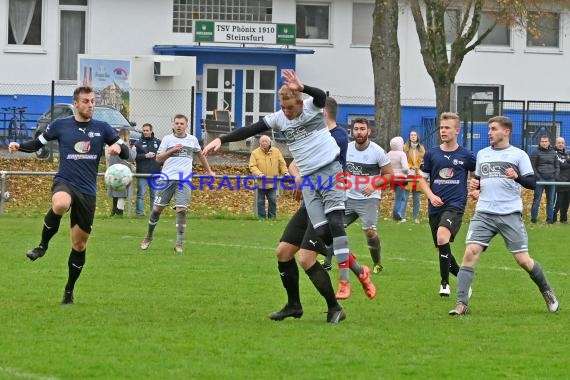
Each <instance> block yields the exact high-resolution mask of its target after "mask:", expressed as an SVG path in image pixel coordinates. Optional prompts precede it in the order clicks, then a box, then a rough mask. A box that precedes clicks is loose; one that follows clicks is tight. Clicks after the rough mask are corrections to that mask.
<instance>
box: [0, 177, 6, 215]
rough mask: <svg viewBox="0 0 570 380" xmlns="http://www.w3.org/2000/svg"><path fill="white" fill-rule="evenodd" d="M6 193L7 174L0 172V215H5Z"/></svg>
mask: <svg viewBox="0 0 570 380" xmlns="http://www.w3.org/2000/svg"><path fill="white" fill-rule="evenodd" d="M5 192H6V172H5V171H1V172H0V215H2V214H4V193H5Z"/></svg>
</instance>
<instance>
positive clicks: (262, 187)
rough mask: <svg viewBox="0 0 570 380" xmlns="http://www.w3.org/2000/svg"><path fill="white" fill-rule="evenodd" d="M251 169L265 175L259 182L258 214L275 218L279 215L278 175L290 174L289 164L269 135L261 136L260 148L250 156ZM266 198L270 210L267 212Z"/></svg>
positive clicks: (252, 171) (252, 172)
mask: <svg viewBox="0 0 570 380" xmlns="http://www.w3.org/2000/svg"><path fill="white" fill-rule="evenodd" d="M249 171H250V172H251V174H253V175H256V176H260V177H262V176H265V177H266V178H262V179H260V180H259V182H258V188H257V216H259V217H260V218H275V216H276V215H277V202H276V196H277V186H278V184H279V179H277V177H279V176H283V175H288V172H287V164H286V163H285V159H284V158H283V155H282V154H281V151H279V149H277V148H274V147H272V146H271V139H270V138H269V136H266V135H263V136H261V137H260V138H259V148H257V149H255V150H254V151H253V152H251V157H250V158H249ZM265 198H267V203H268V210H267V213H266V212H265Z"/></svg>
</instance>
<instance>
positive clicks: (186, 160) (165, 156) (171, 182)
mask: <svg viewBox="0 0 570 380" xmlns="http://www.w3.org/2000/svg"><path fill="white" fill-rule="evenodd" d="M187 129H188V118H187V117H186V116H185V115H182V114H177V115H175V116H174V127H173V133H172V134H170V135H167V136H164V139H163V140H162V142H161V143H160V146H159V147H158V150H157V152H156V161H157V162H158V163H159V164H163V167H162V172H161V173H162V175H164V176H165V177H166V178H160V179H157V181H156V183H154V184H152V185H151V186H154V187H155V190H156V196H155V198H154V206H153V208H152V211H151V213H150V217H149V220H148V230H147V233H146V236H145V238H144V239H143V240H142V242H141V249H142V250H147V249H148V247H149V246H150V243H151V242H152V238H153V234H154V229H155V228H156V225H157V223H158V220H159V219H160V214H162V211H163V210H164V208H165V207H166V206H168V204H169V203H170V201H171V199H172V197H174V209H175V210H176V244H175V246H174V251H175V252H176V253H183V252H184V234H185V233H186V210H187V209H188V204H189V203H190V197H191V195H192V189H191V187H190V184H189V183H185V181H186V180H188V179H189V178H191V177H192V163H193V160H194V154H197V155H198V159H199V160H200V162H201V163H202V166H203V167H204V169H205V170H206V171H207V172H208V175H210V176H215V175H216V174H215V173H214V172H213V171H212V169H211V168H210V164H209V163H208V160H207V159H206V157H204V155H203V154H202V152H201V150H200V144H199V143H198V139H196V137H194V136H193V135H191V134H189V133H187V131H186V130H187Z"/></svg>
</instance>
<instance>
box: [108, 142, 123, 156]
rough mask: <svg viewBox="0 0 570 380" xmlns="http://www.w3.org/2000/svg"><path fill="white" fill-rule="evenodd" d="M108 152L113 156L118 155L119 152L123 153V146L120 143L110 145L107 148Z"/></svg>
mask: <svg viewBox="0 0 570 380" xmlns="http://www.w3.org/2000/svg"><path fill="white" fill-rule="evenodd" d="M107 153H109V155H111V156H117V155H119V153H121V146H120V145H119V144H113V145H110V146H109V147H108V148H107Z"/></svg>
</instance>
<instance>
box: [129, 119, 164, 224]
mask: <svg viewBox="0 0 570 380" xmlns="http://www.w3.org/2000/svg"><path fill="white" fill-rule="evenodd" d="M159 146H160V140H159V139H157V138H156V137H154V132H153V131H152V125H151V124H150V123H144V124H143V127H142V137H141V139H140V140H139V141H137V143H136V144H135V145H134V149H135V151H136V153H137V157H136V163H137V174H152V173H156V172H159V171H160V169H161V165H160V164H159V163H158V162H156V151H157V150H158V147H159ZM147 189H148V191H149V194H150V203H149V210H150V211H152V204H153V202H154V187H152V186H148V178H147V177H138V178H137V211H136V214H137V216H144V196H145V194H146V191H147Z"/></svg>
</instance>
